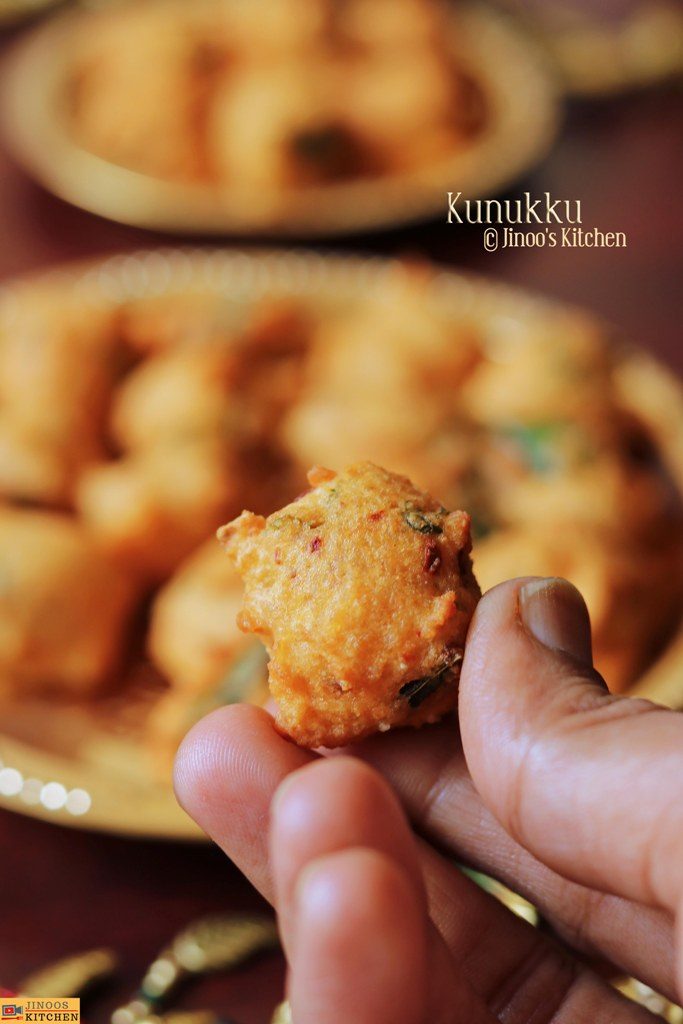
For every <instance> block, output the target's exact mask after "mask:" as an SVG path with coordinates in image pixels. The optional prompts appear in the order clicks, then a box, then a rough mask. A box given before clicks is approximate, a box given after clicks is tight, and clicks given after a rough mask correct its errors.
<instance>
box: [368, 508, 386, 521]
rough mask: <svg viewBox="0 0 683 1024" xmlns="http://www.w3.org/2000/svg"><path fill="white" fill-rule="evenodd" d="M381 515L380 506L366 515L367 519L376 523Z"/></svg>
mask: <svg viewBox="0 0 683 1024" xmlns="http://www.w3.org/2000/svg"><path fill="white" fill-rule="evenodd" d="M383 515H384V509H383V508H381V509H380V510H379V511H378V512H371V513H370V515H369V516H368V519H369V520H370V521H371V522H373V523H376V522H377V520H378V519H381V518H382V516H383Z"/></svg>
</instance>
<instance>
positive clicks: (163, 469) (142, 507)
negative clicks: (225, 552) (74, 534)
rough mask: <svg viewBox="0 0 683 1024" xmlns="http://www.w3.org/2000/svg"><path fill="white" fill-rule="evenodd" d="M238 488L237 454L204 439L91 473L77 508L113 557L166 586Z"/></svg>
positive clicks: (82, 486) (105, 464) (83, 483)
mask: <svg viewBox="0 0 683 1024" xmlns="http://www.w3.org/2000/svg"><path fill="white" fill-rule="evenodd" d="M241 484H242V477H241V475H240V470H239V468H238V465H237V459H236V456H235V453H234V452H233V451H231V450H230V449H229V448H226V446H225V445H223V444H221V443H220V442H218V441H216V440H214V439H213V438H208V439H205V438H200V439H198V440H190V441H183V442H180V443H178V444H169V445H158V446H156V447H154V448H152V449H150V450H148V451H147V450H143V451H141V452H137V453H135V454H133V455H130V456H128V457H126V458H123V459H119V460H118V461H116V462H103V463H101V464H100V465H97V466H94V467H92V468H91V469H89V470H88V471H87V472H85V473H84V474H83V476H82V477H81V479H80V481H79V485H78V493H77V506H78V510H79V512H80V514H81V516H82V517H83V519H84V521H85V522H86V523H87V524H88V526H89V528H90V529H91V530H92V532H93V533H94V535H95V536H96V537H97V538H98V540H99V542H100V543H101V545H102V547H103V548H104V549H105V550H106V551H107V552H108V553H109V554H110V555H111V556H112V557H114V558H116V559H117V560H118V561H121V562H122V563H124V564H126V565H128V566H129V568H131V569H133V570H134V571H135V572H136V573H138V574H140V575H141V576H143V577H146V578H149V579H151V580H161V579H164V578H165V577H167V576H169V575H170V574H171V573H172V572H173V570H174V569H175V567H176V566H177V565H178V563H179V562H180V561H182V559H183V558H185V557H186V556H187V555H189V553H190V552H191V551H192V550H193V549H194V548H195V547H196V546H197V545H198V544H200V543H201V542H202V541H203V540H206V538H207V537H209V536H211V533H212V532H213V531H214V530H215V529H216V527H217V525H218V524H219V523H220V521H221V519H223V518H224V517H225V515H226V513H227V514H228V515H229V514H230V513H229V511H227V510H229V509H234V508H235V505H236V502H237V500H238V499H237V496H238V494H239V493H241V490H242V487H241Z"/></svg>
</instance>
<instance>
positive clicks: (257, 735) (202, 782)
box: [173, 704, 274, 819]
mask: <svg viewBox="0 0 683 1024" xmlns="http://www.w3.org/2000/svg"><path fill="white" fill-rule="evenodd" d="M268 730H270V732H273V731H274V730H273V724H272V719H271V717H270V715H268V714H267V713H266V712H265V711H263V709H262V708H258V707H255V706H253V705H250V704H232V705H229V706H226V707H222V708H217V709H216V710H215V711H212V712H211V713H210V714H208V715H206V717H204V718H202V719H201V721H199V722H197V723H196V724H195V725H193V726H192V728H191V729H190V730H189V732H188V733H187V735H186V736H185V737H184V739H183V740H182V742H181V744H180V747H179V748H178V752H177V753H176V756H175V762H174V766H173V786H174V790H175V794H176V799H177V800H178V803H179V804H180V806H181V807H182V808H183V810H185V811H187V813H188V814H190V815H191V816H192V817H194V818H195V819H196V817H197V814H198V813H200V810H201V808H202V806H205V805H206V804H207V803H208V802H210V801H211V799H212V797H213V796H214V794H215V793H216V791H217V787H220V788H221V789H222V787H223V784H224V783H225V781H226V780H227V779H230V777H231V776H232V775H233V774H234V771H235V768H236V766H237V763H238V762H239V754H240V752H241V751H243V750H245V749H246V745H248V744H249V743H250V741H251V743H252V744H253V746H254V749H256V750H257V749H258V747H259V746H260V745H261V744H260V742H259V740H262V739H263V738H264V737H267V736H268Z"/></svg>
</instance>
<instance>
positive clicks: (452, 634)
mask: <svg viewBox="0 0 683 1024" xmlns="http://www.w3.org/2000/svg"><path fill="white" fill-rule="evenodd" d="M308 478H309V481H310V483H311V485H312V488H313V489H312V490H311V491H309V492H308V493H307V494H305V495H303V496H302V497H300V498H298V499H297V500H296V501H294V502H292V503H291V504H290V505H287V506H286V507H285V508H283V509H282V510H281V511H279V512H276V513H274V514H273V515H271V516H269V517H268V518H267V519H265V518H263V516H257V515H254V514H253V513H252V512H243V513H242V515H241V516H240V517H239V518H238V519H236V520H235V521H234V522H232V523H229V524H228V525H227V526H224V527H223V528H222V529H221V530H220V531H219V537H220V539H221V540H222V541H223V542H224V543H225V546H226V549H227V552H228V554H229V556H230V557H231V558H232V560H233V562H234V563H235V565H236V567H237V570H238V572H239V573H240V575H241V576H242V578H243V580H244V583H245V602H244V608H243V610H242V612H241V614H240V617H239V620H238V621H239V625H240V627H241V628H242V629H243V630H245V632H253V633H256V634H258V635H259V636H260V637H261V638H262V639H263V641H264V642H265V644H266V647H267V648H268V650H269V653H270V656H271V661H270V667H269V677H270V680H269V681H270V688H271V692H272V694H273V696H274V697H275V699H276V700H277V702H278V708H279V710H278V717H277V724H278V726H279V727H280V729H281V730H282V731H283V732H285V733H286V734H288V735H289V736H291V737H292V739H294V740H295V741H296V742H297V743H299V744H300V745H301V746H306V747H311V748H315V747H320V746H324V747H336V746H342V745H344V744H347V743H350V742H352V741H354V740H358V739H360V738H362V737H363V736H368V735H370V734H371V733H375V732H384V731H386V730H388V729H391V728H394V727H397V726H406V725H411V726H420V725H423V724H425V723H428V722H435V721H437V719H439V718H441V717H442V716H443V715H444V714H445V713H446V712H448V711H449V710H451V709H452V708H454V707H455V704H456V698H457V681H458V675H459V671H460V662H461V660H462V655H463V649H464V644H465V637H466V634H467V628H468V626H469V622H470V619H471V617H472V614H473V612H474V609H475V606H476V604H477V601H478V599H479V596H480V591H479V587H478V584H477V582H476V580H475V578H474V575H473V573H472V564H471V560H470V555H469V552H470V546H471V544H470V519H469V516H468V515H467V513H465V512H448V511H446V509H444V508H443V507H442V506H441V505H440V504H439V503H438V502H437V501H435V500H434V499H433V498H432V497H431V496H430V495H429V494H425V493H422V492H420V491H418V490H417V489H416V488H415V487H414V486H413V485H412V484H411V483H410V481H409V480H408V479H407V478H406V477H402V476H397V475H395V474H393V473H389V472H387V471H386V470H384V469H380V468H379V467H378V466H375V465H373V464H372V463H369V462H364V463H359V464H358V465H355V466H352V467H351V468H350V469H347V470H346V471H345V472H343V473H340V474H338V475H337V474H336V473H333V472H332V471H330V470H325V469H314V470H311V472H310V473H309V475H308Z"/></svg>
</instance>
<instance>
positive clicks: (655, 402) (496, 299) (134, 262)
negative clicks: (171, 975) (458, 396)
mask: <svg viewBox="0 0 683 1024" xmlns="http://www.w3.org/2000/svg"><path fill="white" fill-rule="evenodd" d="M395 272H396V263H395V262H394V261H388V260H381V259H377V258H366V259H361V258H358V259H355V258H345V257H332V256H322V255H317V254H313V253H303V252H301V253H286V252H280V253H277V252H261V253H259V252H257V253H254V254H250V255H246V254H244V253H240V252H229V251H221V250H216V251H211V250H197V251H182V250H168V251H160V252H147V253H139V254H135V255H131V256H121V257H114V258H113V259H108V260H104V261H98V262H95V263H88V264H78V265H74V266H67V267H65V268H63V269H57V270H56V271H54V272H52V273H51V274H50V275H49V279H51V280H52V281H53V282H54V281H56V282H58V283H59V285H60V287H63V288H64V289H69V288H75V287H78V289H79V291H80V293H81V294H83V292H84V291H85V292H89V293H91V294H92V295H97V294H99V295H106V296H107V298H108V299H113V300H115V301H117V302H118V301H121V302H122V301H125V300H128V299H139V298H142V297H153V296H167V295H168V296H172V295H174V294H178V293H187V292H188V291H193V292H195V291H196V292H197V293H199V294H206V295H214V296H215V295H216V294H220V295H225V296H228V297H229V298H230V299H231V301H234V302H236V303H238V304H239V303H243V304H244V305H245V306H246V305H248V304H250V303H253V302H254V301H257V300H260V299H262V298H264V297H267V296H269V295H271V294H273V293H276V294H278V295H281V296H282V295H285V296H292V297H294V298H302V299H304V300H306V301H307V302H308V303H310V304H311V306H312V308H314V309H317V308H320V309H322V310H325V309H329V308H335V307H339V306H340V305H341V307H342V308H343V307H344V304H351V303H353V302H354V301H357V300H359V299H360V298H367V297H368V296H371V297H375V296H376V297H381V296H382V295H383V294H386V290H387V288H388V287H389V288H390V287H391V282H392V280H393V276H394V275H395ZM46 277H48V275H35V276H34V277H33V278H32V279H28V280H29V281H30V280H34V281H35V282H36V283H37V284H39V283H40V282H41V280H44V279H45V278H46ZM25 287H26V279H25V280H24V281H23V282H22V288H25ZM7 290H8V291H9V292H10V293H11V290H12V285H11V284H10V285H9V286H7ZM427 299H428V301H427V303H426V304H425V309H426V310H427V311H428V310H429V308H431V304H432V303H433V304H434V306H435V307H436V306H437V305H438V307H439V308H440V309H443V308H448V309H452V310H453V317H454V319H455V318H456V317H459V316H462V315H463V313H464V314H465V315H466V316H467V317H468V319H469V320H470V321H471V322H472V323H473V324H474V325H475V326H476V327H477V328H479V329H480V330H481V334H482V336H483V338H484V339H485V340H486V339H487V338H494V337H498V338H500V336H501V332H503V334H505V335H506V336H507V335H509V336H510V338H511V339H512V340H513V341H514V340H515V339H518V338H520V337H523V336H524V333H525V330H526V329H527V328H528V329H529V330H533V329H538V327H537V325H538V323H539V322H541V323H543V324H546V325H547V324H548V323H549V322H551V321H552V317H553V316H556V315H561V314H562V312H563V310H565V309H566V307H562V306H559V305H558V304H557V303H553V302H550V301H547V300H545V299H542V298H540V297H536V296H533V295H528V294H526V293H524V292H523V291H520V290H517V289H514V288H511V287H509V286H505V285H499V284H497V283H495V282H490V281H486V280H483V279H477V278H473V277H470V276H467V275H463V274H457V273H452V272H439V273H435V274H434V276H433V278H431V279H430V283H429V291H428V293H427ZM549 318H550V321H549ZM617 385H618V388H619V392H620V394H621V396H622V401H623V402H624V404H625V405H626V407H627V408H630V409H631V410H633V411H634V412H635V413H637V415H638V416H639V417H640V418H641V419H642V420H643V421H644V422H645V423H646V425H647V426H648V427H649V429H650V432H651V434H652V436H653V438H654V439H655V441H656V443H657V445H658V448H659V450H660V453H661V455H662V457H663V460H664V461H665V463H666V465H667V467H668V470H669V472H670V473H671V475H672V477H673V479H674V481H675V483H676V484H677V485H678V488H679V489H680V490H681V492H683V442H682V440H681V439H682V438H683V390H682V388H681V385H680V383H679V382H678V381H677V380H676V379H675V378H674V377H673V376H672V375H671V374H670V373H669V372H668V371H667V370H665V369H664V368H663V367H662V366H660V365H659V364H658V363H657V362H656V361H654V360H653V359H651V358H650V357H648V356H646V355H645V354H643V353H641V352H639V351H638V350H636V349H623V350H621V355H620V358H619V362H618V374H617ZM636 692H637V693H638V694H639V695H644V696H648V697H651V698H653V699H655V700H658V701H661V702H663V703H667V704H670V705H671V706H674V707H683V626H680V627H679V628H678V632H677V635H676V636H675V637H674V638H673V639H672V640H671V642H670V644H669V646H668V647H667V649H666V650H665V651H664V652H663V654H662V655H661V657H660V658H659V659H658V660H657V661H656V662H655V663H654V665H652V667H651V668H650V670H649V672H648V673H647V675H646V676H645V677H644V678H643V679H642V680H641V681H640V683H639V684H638V686H637V688H636ZM138 697H139V698H140V700H141V701H142V703H137V700H138ZM146 699H148V698H147V697H145V695H144V693H143V694H142V695H141V696H140V695H137V696H136V695H135V694H133V695H130V694H117V695H115V696H114V698H113V699H110V700H109V702H107V701H104V702H102V703H100V704H92V703H87V702H83V703H82V704H81V705H78V704H75V703H72V704H70V705H67V704H60V702H58V701H57V702H55V701H54V700H50V699H49V698H47V697H42V698H41V697H32V698H31V699H30V701H29V700H22V701H16V702H15V703H14V704H13V705H12V704H11V703H9V704H8V705H7V706H5V707H4V708H2V709H0V717H1V721H2V726H1V727H0V761H1V762H2V763H1V764H0V806H4V807H7V808H10V809H13V810H15V811H18V812H20V813H23V814H27V815H31V816H34V817H40V818H43V819H47V820H51V821H54V822H57V823H59V824H63V825H70V826H75V827H80V828H90V829H98V830H102V831H107V832H115V833H127V834H131V835H138V836H155V837H166V838H169V839H178V838H187V839H192V838H198V837H199V832H198V830H197V829H196V827H195V825H194V824H193V823H192V822H191V821H190V819H189V818H188V817H187V816H186V815H185V814H184V813H183V812H182V811H181V810H180V809H179V807H178V806H177V804H176V803H175V800H174V797H173V794H172V791H171V786H170V769H167V770H166V771H165V772H164V773H163V774H161V775H160V773H159V766H158V764H156V765H155V764H154V763H153V759H150V757H149V751H147V750H145V748H144V744H143V743H142V742H141V740H140V730H139V721H140V719H141V717H142V714H143V713H144V701H145V700H146Z"/></svg>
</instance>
